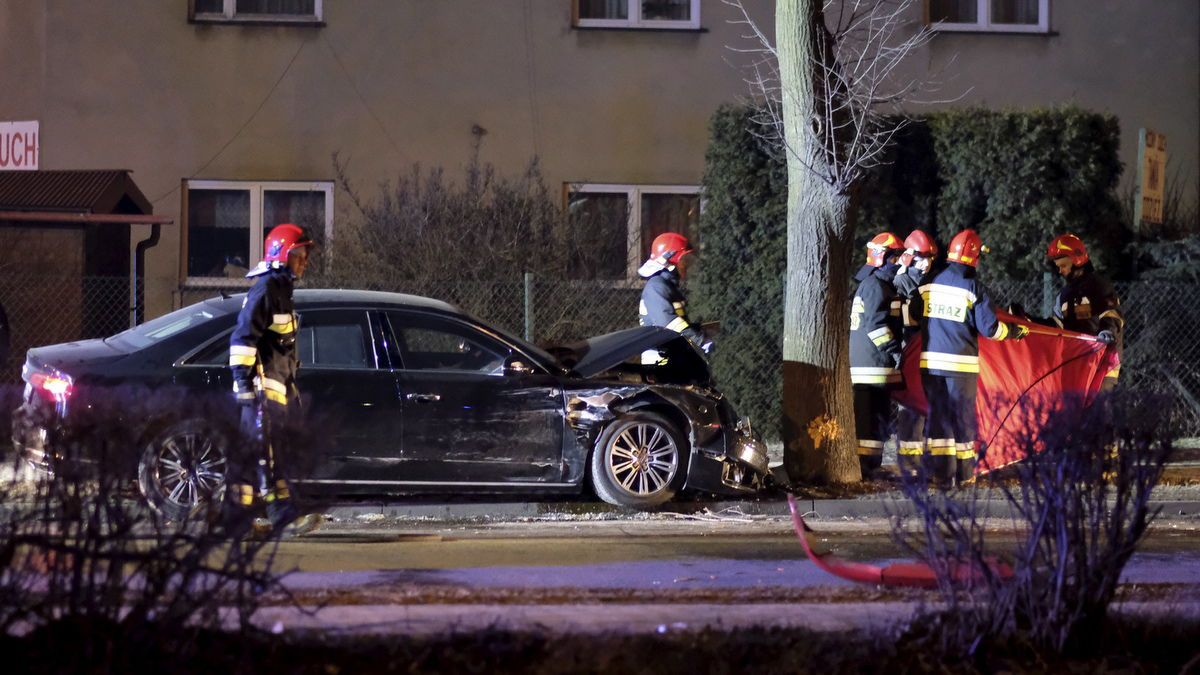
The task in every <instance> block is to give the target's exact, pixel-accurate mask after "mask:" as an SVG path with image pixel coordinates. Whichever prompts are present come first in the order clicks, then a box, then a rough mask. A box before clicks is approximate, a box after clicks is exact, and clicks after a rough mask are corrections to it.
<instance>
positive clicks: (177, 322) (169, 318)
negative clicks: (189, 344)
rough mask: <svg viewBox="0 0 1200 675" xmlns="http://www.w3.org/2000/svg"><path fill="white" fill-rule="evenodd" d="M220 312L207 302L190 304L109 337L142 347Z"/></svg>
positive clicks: (208, 319)
mask: <svg viewBox="0 0 1200 675" xmlns="http://www.w3.org/2000/svg"><path fill="white" fill-rule="evenodd" d="M218 314H219V312H217V311H215V310H213V308H211V307H208V306H206V304H205V303H198V304H195V305H189V306H187V307H184V308H183V309H177V310H175V311H174V312H171V313H170V314H164V315H162V316H160V317H158V318H157V319H152V320H150V321H147V322H146V323H143V324H141V325H138V326H135V327H133V328H130V329H129V330H127V331H122V332H120V333H117V334H116V335H114V336H112V337H110V338H108V339H109V340H112V341H113V342H115V343H117V344H120V345H124V346H127V347H132V348H134V349H142V348H144V347H149V346H150V345H152V344H154V343H156V342H158V341H159V340H163V339H166V338H169V337H171V336H172V335H175V334H177V333H180V332H182V331H185V330H187V329H189V328H192V327H193V326H199V325H200V324H202V323H205V322H208V321H211V320H212V319H213V318H215V317H216V316H217V315H218Z"/></svg>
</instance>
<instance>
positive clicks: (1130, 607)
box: [227, 601, 1200, 636]
mask: <svg viewBox="0 0 1200 675" xmlns="http://www.w3.org/2000/svg"><path fill="white" fill-rule="evenodd" d="M931 607H932V605H931V604H927V603H919V602H857V603H842V604H837V603H833V604H831V603H757V604H740V605H739V604H732V605H731V604H671V603H658V604H602V605H578V604H561V605H470V604H464V605H337V606H329V607H322V608H315V607H307V608H297V607H264V608H262V609H259V610H258V611H257V612H255V614H254V616H253V619H252V620H253V622H254V623H255V624H256V625H258V626H260V627H262V628H263V629H265V630H269V631H271V632H274V633H277V634H282V633H286V632H292V631H298V632H308V631H320V632H322V633H324V634H338V633H340V634H343V635H405V636H430V635H453V634H467V633H472V632H479V631H511V632H525V631H528V632H536V633H540V634H546V633H550V634H558V635H601V634H608V635H612V634H618V635H637V634H660V635H661V634H668V633H680V632H698V631H704V630H721V631H731V630H737V629H751V628H753V629H771V628H804V629H808V630H812V631H816V632H822V633H852V632H859V634H863V635H869V634H885V633H886V632H889V631H891V630H896V629H899V628H900V627H902V626H903V625H904V624H905V623H906V622H908V621H910V620H912V618H913V617H914V616H916V615H917V613H918V612H919V611H921V610H926V609H930V608H931ZM1110 611H1111V612H1112V614H1114V615H1117V616H1121V615H1125V616H1154V617H1157V618H1159V619H1166V618H1169V619H1172V620H1180V621H1182V620H1195V619H1197V618H1200V605H1198V604H1197V603H1195V602H1194V601H1191V602H1183V601H1153V602H1127V603H1115V604H1114V605H1113V607H1112V609H1111V610H1110ZM227 621H229V623H230V627H231V628H232V627H233V626H234V625H235V623H234V622H235V621H236V619H235V618H233V617H229V618H228V619H227Z"/></svg>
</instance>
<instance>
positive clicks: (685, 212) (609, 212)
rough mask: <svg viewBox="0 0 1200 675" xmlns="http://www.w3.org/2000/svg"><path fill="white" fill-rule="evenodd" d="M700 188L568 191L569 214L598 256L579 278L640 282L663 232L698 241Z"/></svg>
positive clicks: (583, 186) (577, 187)
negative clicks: (643, 267) (652, 245)
mask: <svg viewBox="0 0 1200 675" xmlns="http://www.w3.org/2000/svg"><path fill="white" fill-rule="evenodd" d="M700 209H701V199H700V188H699V187H698V186H695V185H620V184H611V183H579V184H572V185H569V186H567V210H568V212H569V213H570V215H571V217H572V218H573V220H574V223H575V225H576V230H577V231H582V232H585V233H586V235H587V236H588V237H589V241H591V242H594V244H593V245H592V246H590V247H589V250H591V251H592V252H593V253H594V254H595V255H594V256H593V258H592V259H591V260H589V261H588V266H589V267H588V269H582V270H580V269H576V270H573V275H574V276H578V277H587V278H596V279H622V278H628V279H632V278H636V277H637V268H638V267H639V266H640V265H641V264H642V262H644V261H645V258H646V256H647V254H648V253H649V251H650V242H652V241H654V238H655V237H657V236H658V235H660V234H662V233H664V232H679V233H680V234H683V235H686V236H687V237H688V238H689V239H691V240H692V241H693V242H695V241H697V238H696V236H697V233H698V225H699V223H700Z"/></svg>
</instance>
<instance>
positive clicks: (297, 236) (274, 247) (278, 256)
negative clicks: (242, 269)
mask: <svg viewBox="0 0 1200 675" xmlns="http://www.w3.org/2000/svg"><path fill="white" fill-rule="evenodd" d="M312 245H313V240H312V238H311V237H309V236H308V232H306V231H305V230H304V228H302V227H300V226H299V225H293V224H291V223H283V224H282V225H276V226H275V227H274V228H272V229H271V232H270V234H268V235H267V241H266V243H265V244H264V246H263V249H264V251H263V262H265V263H268V264H269V263H280V264H281V265H286V264H287V259H288V254H289V253H291V252H292V251H293V250H294V249H297V248H303V247H305V246H312Z"/></svg>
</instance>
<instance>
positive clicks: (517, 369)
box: [504, 355, 534, 377]
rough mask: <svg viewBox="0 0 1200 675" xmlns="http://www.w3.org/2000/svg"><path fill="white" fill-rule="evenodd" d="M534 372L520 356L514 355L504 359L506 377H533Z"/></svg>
mask: <svg viewBox="0 0 1200 675" xmlns="http://www.w3.org/2000/svg"><path fill="white" fill-rule="evenodd" d="M533 372H534V370H533V366H531V365H530V364H528V363H526V362H525V361H524V360H523V359H522V357H520V356H515V355H514V356H510V357H508V358H506V359H504V374H505V375H506V376H509V377H512V376H516V375H532V374H533Z"/></svg>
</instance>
